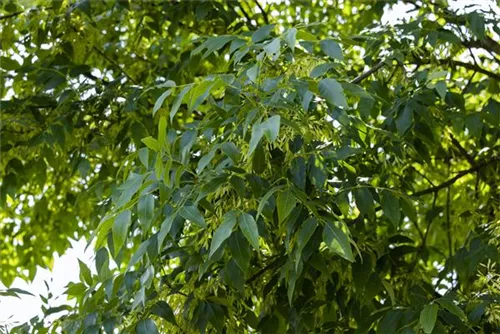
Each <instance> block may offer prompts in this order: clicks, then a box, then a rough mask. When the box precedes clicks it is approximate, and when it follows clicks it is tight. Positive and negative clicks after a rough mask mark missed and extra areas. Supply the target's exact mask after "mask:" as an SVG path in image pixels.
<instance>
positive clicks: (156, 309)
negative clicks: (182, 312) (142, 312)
mask: <svg viewBox="0 0 500 334" xmlns="http://www.w3.org/2000/svg"><path fill="white" fill-rule="evenodd" d="M151 313H153V314H154V315H156V316H158V317H161V318H163V319H165V320H166V321H168V322H170V323H171V324H174V325H177V321H176V320H175V316H174V312H173V311H172V308H171V307H170V305H168V303H167V302H165V301H163V300H160V301H159V302H157V303H156V304H155V305H154V306H153V307H152V308H151Z"/></svg>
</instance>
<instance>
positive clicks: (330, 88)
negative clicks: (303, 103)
mask: <svg viewBox="0 0 500 334" xmlns="http://www.w3.org/2000/svg"><path fill="white" fill-rule="evenodd" d="M318 89H319V93H320V95H321V96H322V97H323V98H324V99H325V100H326V102H328V103H330V104H333V105H335V106H337V107H343V108H347V101H346V99H345V95H344V89H343V88H342V85H341V84H339V83H338V82H337V80H335V79H323V80H321V81H320V82H319V85H318Z"/></svg>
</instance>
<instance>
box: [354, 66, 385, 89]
mask: <svg viewBox="0 0 500 334" xmlns="http://www.w3.org/2000/svg"><path fill="white" fill-rule="evenodd" d="M384 65H385V62H384V61H383V60H381V61H379V62H378V63H377V64H375V66H373V67H372V68H370V69H369V70H368V71H366V72H364V73H361V74H360V75H359V76H357V77H356V78H354V79H353V80H352V81H351V83H353V84H358V83H360V82H361V81H363V80H364V79H366V78H367V77H369V76H370V75H372V74H373V73H375V72H377V71H378V70H380V69H381V68H382V67H384Z"/></svg>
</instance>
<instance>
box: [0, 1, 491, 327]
mask: <svg viewBox="0 0 500 334" xmlns="http://www.w3.org/2000/svg"><path fill="white" fill-rule="evenodd" d="M450 5H451V6H452V7H453V8H461V9H463V8H466V7H467V6H470V5H476V6H475V7H474V8H478V7H480V8H483V9H485V10H488V9H489V7H490V6H493V7H494V8H496V9H497V10H498V8H499V7H498V6H496V5H495V3H494V0H455V1H450ZM411 9H413V6H412V5H407V4H404V3H398V4H396V5H395V6H394V7H393V9H392V10H391V11H387V12H386V13H385V14H384V16H383V18H382V22H383V23H384V24H387V23H389V24H393V23H396V22H397V21H398V20H400V19H403V18H409V17H410V16H411V15H415V12H412V13H407V11H409V10H411ZM497 13H498V12H497ZM499 14H500V13H499ZM85 246H86V242H85V240H79V241H72V248H70V249H68V251H67V252H66V253H65V254H64V255H63V256H61V257H59V256H55V258H54V268H53V270H52V272H50V271H49V270H46V269H39V270H38V272H37V274H36V277H35V279H34V281H33V282H31V283H26V282H25V281H23V280H22V279H19V278H17V279H16V280H15V281H14V283H13V284H12V287H13V288H20V289H23V290H27V291H29V292H31V293H32V294H34V295H35V296H36V297H31V296H24V295H22V296H21V299H18V298H15V297H2V298H0V325H2V324H11V325H15V322H19V323H23V322H25V321H28V320H29V319H31V318H32V317H34V316H36V315H41V307H42V301H41V299H40V297H39V295H40V294H41V295H43V296H45V297H46V296H47V288H46V286H45V283H44V281H46V282H47V284H48V285H49V287H50V291H51V292H52V294H53V295H54V298H53V300H52V302H51V304H50V305H51V306H57V305H61V304H69V303H68V301H67V300H66V298H65V297H64V296H63V293H64V291H65V286H66V285H67V284H68V283H69V282H72V281H73V282H77V281H79V278H78V276H79V267H78V259H80V260H82V261H83V262H85V263H87V264H88V266H89V268H90V269H91V270H92V271H93V272H94V273H95V270H94V264H93V262H94V261H93V255H94V254H93V249H92V247H89V249H87V252H85ZM4 288H5V287H4V286H3V285H2V284H1V283H0V289H4Z"/></svg>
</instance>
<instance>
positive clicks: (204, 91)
mask: <svg viewBox="0 0 500 334" xmlns="http://www.w3.org/2000/svg"><path fill="white" fill-rule="evenodd" d="M218 83H219V81H218V80H215V81H209V80H205V81H202V82H201V83H200V84H198V85H196V86H195V87H194V88H193V89H191V90H190V91H189V95H188V99H187V105H188V111H193V110H195V109H196V108H198V107H199V106H200V105H201V104H202V103H203V101H205V99H206V98H207V97H208V95H209V94H210V91H211V90H212V88H213V87H214V86H215V85H216V84H218Z"/></svg>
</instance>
